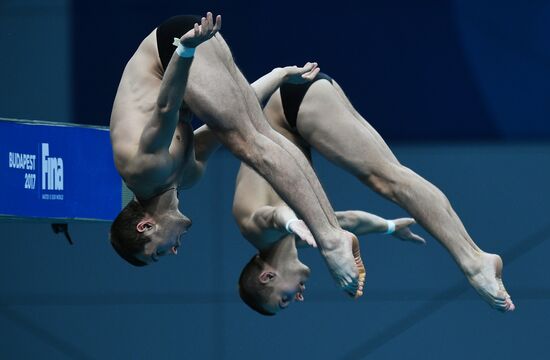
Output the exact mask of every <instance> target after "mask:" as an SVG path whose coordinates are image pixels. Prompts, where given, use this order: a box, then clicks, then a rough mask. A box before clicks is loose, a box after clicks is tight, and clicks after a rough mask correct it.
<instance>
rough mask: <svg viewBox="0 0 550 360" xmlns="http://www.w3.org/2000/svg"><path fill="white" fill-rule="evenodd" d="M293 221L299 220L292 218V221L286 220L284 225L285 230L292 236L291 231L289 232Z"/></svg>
mask: <svg viewBox="0 0 550 360" xmlns="http://www.w3.org/2000/svg"><path fill="white" fill-rule="evenodd" d="M295 221H300V220H298V219H297V218H292V219H290V220H288V221H287V222H286V224H285V229H286V231H287V232H288V233H290V234H293V232H292V230H290V224H292V223H293V222H295Z"/></svg>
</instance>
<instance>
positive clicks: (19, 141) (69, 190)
mask: <svg viewBox="0 0 550 360" xmlns="http://www.w3.org/2000/svg"><path fill="white" fill-rule="evenodd" d="M0 139H1V141H0V217H11V218H40V219H51V218H55V219H81V220H84V219H85V220H100V221H111V220H113V219H114V218H115V217H116V215H117V214H118V212H119V211H120V209H121V204H122V180H121V178H120V176H119V175H118V173H117V171H116V169H115V167H114V163H113V154H112V150H111V144H110V139H109V129H107V128H99V127H84V126H74V125H70V124H59V123H46V122H35V121H21V120H7V119H0Z"/></svg>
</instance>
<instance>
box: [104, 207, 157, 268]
mask: <svg viewBox="0 0 550 360" xmlns="http://www.w3.org/2000/svg"><path fill="white" fill-rule="evenodd" d="M145 216H146V213H145V209H143V207H142V206H141V204H140V203H138V202H137V201H136V200H135V199H133V200H131V201H130V202H129V203H128V205H126V206H125V207H124V209H122V211H121V212H120V213H119V214H118V216H117V217H116V219H115V220H114V221H113V224H112V225H111V234H110V240H111V245H112V246H113V248H114V249H115V251H116V252H117V254H118V255H120V257H121V258H123V259H124V260H126V261H128V262H129V263H130V264H132V265H134V266H145V265H147V263H146V262H144V261H142V260H140V259H138V258H137V257H136V254H139V253H141V252H143V249H144V247H145V244H147V243H148V242H149V241H151V239H149V238H148V237H147V236H145V235H144V234H143V233H140V232H137V230H136V226H137V224H138V223H139V222H140V221H141V220H142V219H143V218H144V217H145Z"/></svg>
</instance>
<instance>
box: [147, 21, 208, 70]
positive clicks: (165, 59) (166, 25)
mask: <svg viewBox="0 0 550 360" xmlns="http://www.w3.org/2000/svg"><path fill="white" fill-rule="evenodd" d="M195 23H197V24H199V25H200V23H201V17H200V16H198V15H178V16H174V17H171V18H170V19H168V20H166V21H165V22H163V23H162V24H160V25H159V26H158V27H157V48H158V51H159V57H160V62H161V63H162V67H163V68H164V70H166V67H167V66H168V63H169V62H170V59H171V58H172V55H173V54H174V51H175V50H176V47H175V46H174V45H173V43H174V38H178V39H179V38H180V37H182V36H183V34H185V33H186V32H188V31H189V30H191V29H192V28H193V27H194V25H195Z"/></svg>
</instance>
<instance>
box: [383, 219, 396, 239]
mask: <svg viewBox="0 0 550 360" xmlns="http://www.w3.org/2000/svg"><path fill="white" fill-rule="evenodd" d="M386 224H387V225H388V230H386V232H385V233H384V234H388V235H389V234H393V233H394V232H395V222H394V221H393V220H386Z"/></svg>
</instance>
